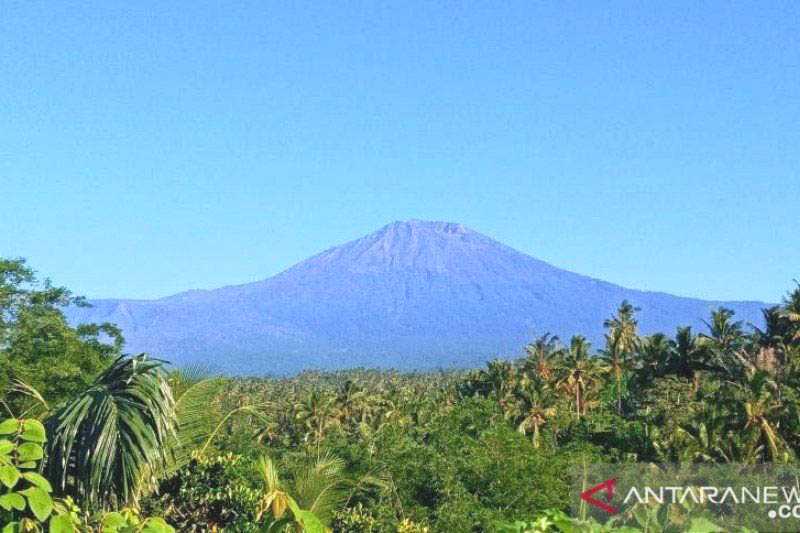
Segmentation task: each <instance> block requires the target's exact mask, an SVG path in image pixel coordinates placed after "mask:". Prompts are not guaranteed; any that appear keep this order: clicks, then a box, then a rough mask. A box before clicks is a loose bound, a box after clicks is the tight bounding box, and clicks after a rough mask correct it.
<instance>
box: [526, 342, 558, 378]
mask: <svg viewBox="0 0 800 533" xmlns="http://www.w3.org/2000/svg"><path fill="white" fill-rule="evenodd" d="M525 351H526V353H527V354H528V357H527V359H526V361H525V365H524V369H525V371H526V372H529V373H530V372H533V373H535V374H536V375H537V376H539V377H541V378H542V379H544V380H545V381H547V380H549V379H550V378H551V377H552V373H553V367H554V366H555V360H556V359H557V358H558V356H559V355H560V350H559V342H558V337H556V336H554V335H550V334H549V333H545V334H544V335H542V336H541V337H539V338H538V339H536V340H535V341H533V342H532V343H531V344H528V345H527V346H526V347H525Z"/></svg>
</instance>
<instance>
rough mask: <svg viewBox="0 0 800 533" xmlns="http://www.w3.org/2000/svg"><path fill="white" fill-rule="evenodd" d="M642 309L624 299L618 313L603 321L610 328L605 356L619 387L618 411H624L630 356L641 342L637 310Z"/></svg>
mask: <svg viewBox="0 0 800 533" xmlns="http://www.w3.org/2000/svg"><path fill="white" fill-rule="evenodd" d="M639 310H640V309H639V308H638V307H634V306H633V305H632V304H631V303H630V302H628V301H627V300H623V302H622V303H621V304H620V306H619V308H618V309H617V314H616V315H614V316H613V317H611V318H609V319H608V320H606V321H605V322H603V326H604V327H605V328H606V329H607V330H608V333H607V334H606V349H605V352H604V358H605V359H606V361H607V363H608V365H609V367H610V368H611V371H612V372H613V373H614V379H615V380H616V388H617V412H618V413H620V414H621V413H622V378H623V374H624V373H625V371H626V369H627V367H628V366H629V363H630V357H631V356H632V355H633V353H634V352H635V351H636V348H637V346H638V344H639V336H638V332H637V328H638V326H639V323H638V322H637V320H636V312H637V311H639Z"/></svg>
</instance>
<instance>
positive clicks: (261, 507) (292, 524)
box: [256, 457, 325, 533]
mask: <svg viewBox="0 0 800 533" xmlns="http://www.w3.org/2000/svg"><path fill="white" fill-rule="evenodd" d="M257 469H258V473H259V476H260V477H261V481H262V483H263V484H264V492H263V494H262V496H261V498H260V500H259V502H258V507H257V510H256V521H257V522H258V523H262V522H266V524H265V525H266V526H267V528H266V530H265V531H285V530H287V529H288V530H290V531H298V532H300V531H304V532H309V533H312V532H313V533H324V531H325V526H324V524H323V523H322V522H321V521H320V519H319V518H318V517H317V516H316V515H315V514H314V512H313V511H311V510H307V509H302V508H301V507H300V504H298V503H297V501H296V500H295V499H294V498H293V497H292V496H291V495H290V493H289V489H287V488H286V487H285V485H284V483H283V482H282V481H281V479H280V476H279V475H278V469H277V468H276V466H275V463H273V462H272V459H270V458H269V457H261V458H260V459H259V461H258V463H257Z"/></svg>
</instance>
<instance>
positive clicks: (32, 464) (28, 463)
mask: <svg viewBox="0 0 800 533" xmlns="http://www.w3.org/2000/svg"><path fill="white" fill-rule="evenodd" d="M37 464H38V463H36V461H25V462H24V463H19V464H18V465H17V468H36V466H37Z"/></svg>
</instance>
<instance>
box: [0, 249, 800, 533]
mask: <svg viewBox="0 0 800 533" xmlns="http://www.w3.org/2000/svg"><path fill="white" fill-rule="evenodd" d="M67 305H85V303H84V301H83V300H82V299H81V298H78V297H75V296H73V295H72V294H71V293H70V292H69V291H68V290H67V289H64V288H61V287H57V286H54V285H52V284H51V283H50V282H49V281H43V282H38V281H37V279H36V277H35V275H34V272H33V271H32V270H31V269H30V268H29V267H28V266H27V265H26V263H25V262H24V261H22V260H0V409H2V410H3V414H2V415H0V524H2V527H3V529H2V532H3V533H6V532H9V533H10V532H17V531H54V532H70V531H107V532H129V531H130V532H133V531H142V532H153V533H155V532H168V531H173V530H175V531H197V532H199V531H235V532H251V531H252V532H256V531H309V532H323V531H334V532H384V531H387V532H395V531H396V532H405V533H413V532H439V531H449V532H462V531H463V532H469V531H476V532H477V531H500V532H524V531H612V530H623V529H624V530H627V531H690V530H694V531H698V532H699V531H722V530H723V528H722V527H719V528H718V527H715V526H714V524H713V520H711V519H709V518H708V517H704V516H702V515H701V514H697V515H695V514H693V512H692V511H691V510H689V509H670V510H669V512H662V511H663V510H662V509H659V508H637V507H634V509H632V510H631V511H629V512H625V513H623V514H622V515H620V516H618V517H615V518H614V520H612V522H611V523H609V524H606V525H601V524H599V523H597V522H595V521H594V520H593V519H591V518H589V517H585V516H575V515H574V514H571V512H570V491H571V490H572V485H571V480H570V472H571V471H572V470H573V469H574V468H575V466H576V465H580V464H587V463H592V462H615V463H633V462H640V463H641V462H644V463H654V464H657V463H675V464H694V463H704V464H716V463H725V464H744V465H755V464H762V463H781V464H793V463H795V462H797V460H798V457H797V456H798V452H800V411H798V407H799V406H800V403H799V401H800V398H798V390H799V389H798V386H799V385H800V285H798V286H797V287H795V288H794V289H793V290H791V291H790V292H789V294H787V296H786V298H785V300H784V302H783V303H782V304H781V305H779V306H776V307H773V308H769V309H765V310H764V323H763V327H756V326H754V325H750V324H744V323H742V322H739V321H737V319H736V316H735V315H734V314H733V313H732V312H731V311H729V310H727V309H724V308H721V309H717V310H715V311H714V312H713V313H711V315H710V316H709V317H708V320H707V327H706V329H705V330H704V331H692V330H691V329H690V328H680V329H678V330H677V331H675V332H665V333H663V334H661V333H659V334H655V335H648V336H644V335H641V334H640V332H639V330H638V324H637V312H638V310H637V308H636V307H635V306H633V305H632V304H630V303H628V302H622V303H621V304H620V306H619V309H618V310H617V312H616V313H615V314H614V315H613V316H611V317H609V318H608V319H607V320H606V322H605V324H604V326H605V328H606V332H607V334H606V342H605V344H604V345H603V346H590V345H589V343H588V342H587V341H586V340H585V338H584V337H582V336H580V335H576V336H574V337H572V338H571V339H563V340H562V339H558V338H555V337H551V336H549V335H547V334H543V335H542V336H540V337H539V338H536V339H532V342H531V343H530V344H529V345H528V346H527V347H526V350H525V352H526V353H525V354H524V355H523V356H522V357H521V358H519V359H517V360H514V361H505V360H495V361H492V362H490V363H488V364H487V365H486V367H485V368H482V369H475V370H463V371H448V372H439V373H419V374H413V373H411V374H408V373H396V372H385V371H374V370H369V369H354V370H351V371H343V372H334V373H318V372H312V371H308V372H305V373H302V374H300V375H297V376H294V377H290V378H270V377H264V378H259V379H255V378H247V379H244V378H236V377H226V376H218V375H212V374H209V373H208V372H206V371H204V370H203V369H200V368H189V369H186V368H184V369H175V368H172V367H171V366H170V365H169V364H168V362H166V361H160V360H156V359H153V358H150V357H148V356H147V355H145V354H139V355H126V354H125V345H124V339H123V337H122V335H121V332H120V331H119V330H118V329H117V328H116V327H115V326H114V325H113V324H91V325H81V326H79V327H77V328H75V327H71V326H70V325H68V324H67V323H66V321H65V319H64V315H63V314H62V311H61V310H62V309H63V308H64V307H65V306H67ZM576 333H577V332H576ZM279 373H280V369H276V374H279Z"/></svg>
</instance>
